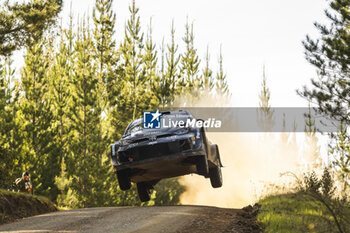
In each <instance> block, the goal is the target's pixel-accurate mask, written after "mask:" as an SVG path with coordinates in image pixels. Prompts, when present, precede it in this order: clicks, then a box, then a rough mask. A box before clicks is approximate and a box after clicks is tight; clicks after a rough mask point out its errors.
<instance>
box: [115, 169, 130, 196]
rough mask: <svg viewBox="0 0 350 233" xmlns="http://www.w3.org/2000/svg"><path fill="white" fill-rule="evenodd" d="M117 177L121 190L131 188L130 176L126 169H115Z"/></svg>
mask: <svg viewBox="0 0 350 233" xmlns="http://www.w3.org/2000/svg"><path fill="white" fill-rule="evenodd" d="M117 178H118V182H119V187H120V189H121V190H123V191H124V190H128V189H130V188H131V182H130V177H129V174H128V171H127V170H123V171H117Z"/></svg>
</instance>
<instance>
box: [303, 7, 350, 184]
mask: <svg viewBox="0 0 350 233" xmlns="http://www.w3.org/2000/svg"><path fill="white" fill-rule="evenodd" d="M349 7H350V1H349V0H332V1H330V9H327V10H326V11H325V14H326V16H327V18H328V20H329V25H322V24H319V23H315V26H316V28H317V29H318V31H319V33H320V38H319V39H316V40H313V39H311V38H310V37H309V36H307V37H306V40H305V41H304V42H303V44H304V47H305V55H306V59H307V60H308V61H309V62H310V63H311V64H312V65H314V66H315V67H316V69H317V73H318V79H312V81H311V83H312V88H311V89H310V88H307V87H304V89H303V90H301V91H298V93H299V94H300V95H301V96H303V97H305V98H306V99H308V100H309V101H310V102H313V103H315V104H316V105H317V107H318V108H317V111H318V112H319V113H320V114H322V115H323V116H324V117H325V118H330V119H331V120H335V121H336V122H338V123H341V124H339V125H341V126H340V127H341V129H340V132H339V133H338V134H336V133H331V134H330V136H331V137H332V138H333V142H332V143H331V144H330V147H331V155H332V157H333V158H332V159H334V161H333V168H334V170H335V171H337V172H338V175H339V177H343V178H345V179H342V181H344V182H348V178H346V177H349V171H350V170H349V169H348V164H347V163H348V162H349V153H348V151H347V146H346V144H347V142H346V140H347V139H346V138H347V137H348V131H347V130H348V127H349V123H350V118H349V113H348V109H349V107H350V102H349V99H350V78H349V72H350V67H349V62H350V60H349V59H350V58H349V56H348V54H349V52H350V31H349V23H350V12H349ZM343 186H346V183H344V184H343Z"/></svg>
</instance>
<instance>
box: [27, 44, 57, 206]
mask: <svg viewBox="0 0 350 233" xmlns="http://www.w3.org/2000/svg"><path fill="white" fill-rule="evenodd" d="M50 61H51V59H50V56H49V54H48V53H47V51H46V50H45V49H44V44H43V42H40V43H37V44H35V45H34V46H32V47H28V48H27V54H26V56H25V67H24V68H23V71H22V78H21V79H22V86H23V92H24V96H23V99H22V103H21V108H22V112H23V118H24V119H23V120H24V124H25V130H24V137H25V148H26V150H25V151H24V157H23V160H22V161H21V162H22V163H23V165H24V168H25V169H26V170H27V171H29V172H30V173H31V179H32V181H33V189H34V192H36V193H38V194H43V195H44V194H45V195H47V196H49V197H50V198H51V199H55V198H56V194H57V187H56V186H55V185H54V179H55V176H56V175H57V174H58V173H59V156H57V155H56V154H55V151H56V149H57V148H56V144H55V141H54V137H53V134H54V132H53V131H52V120H53V114H52V111H51V96H50V94H49V77H48V71H49V69H50V66H51V64H50V63H49V62H50Z"/></svg>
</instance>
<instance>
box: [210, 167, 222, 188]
mask: <svg viewBox="0 0 350 233" xmlns="http://www.w3.org/2000/svg"><path fill="white" fill-rule="evenodd" d="M209 177H210V183H211V186H212V187H213V188H220V187H221V186H222V173H221V167H220V165H218V166H216V167H213V168H210V169H209Z"/></svg>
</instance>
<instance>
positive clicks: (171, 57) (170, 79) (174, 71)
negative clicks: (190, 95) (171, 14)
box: [163, 20, 180, 105]
mask: <svg viewBox="0 0 350 233" xmlns="http://www.w3.org/2000/svg"><path fill="white" fill-rule="evenodd" d="M170 34H171V42H170V44H168V45H167V48H168V52H167V55H166V62H167V72H166V80H167V82H166V83H167V85H166V86H167V87H168V86H169V91H170V93H168V92H167V91H166V92H165V93H164V97H163V99H164V100H165V102H166V103H168V104H170V105H171V104H173V103H174V100H175V96H176V95H178V94H179V93H178V79H179V73H178V65H179V61H180V55H177V54H176V53H177V50H178V45H177V44H175V26H174V20H173V21H172V24H171V31H170ZM168 83H169V84H168ZM167 95H169V98H168V99H169V100H166V96H167Z"/></svg>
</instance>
